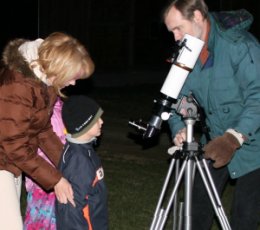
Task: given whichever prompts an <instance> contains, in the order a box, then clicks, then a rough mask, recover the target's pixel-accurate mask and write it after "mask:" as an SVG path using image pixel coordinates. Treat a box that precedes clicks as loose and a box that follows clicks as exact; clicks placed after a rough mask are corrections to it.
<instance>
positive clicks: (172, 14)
mask: <svg viewBox="0 0 260 230" xmlns="http://www.w3.org/2000/svg"><path fill="white" fill-rule="evenodd" d="M195 12H196V13H194V17H193V19H192V20H191V21H190V20H187V19H185V18H184V16H183V15H182V14H181V12H180V11H178V10H177V9H176V8H175V7H172V8H171V9H170V11H169V12H168V14H167V15H166V17H165V20H164V22H165V25H166V27H167V29H168V31H169V32H172V33H173V35H174V38H175V41H178V40H182V39H183V37H184V35H185V34H189V35H191V36H194V37H197V38H199V39H202V34H203V27H202V17H200V16H201V14H200V12H199V11H195Z"/></svg>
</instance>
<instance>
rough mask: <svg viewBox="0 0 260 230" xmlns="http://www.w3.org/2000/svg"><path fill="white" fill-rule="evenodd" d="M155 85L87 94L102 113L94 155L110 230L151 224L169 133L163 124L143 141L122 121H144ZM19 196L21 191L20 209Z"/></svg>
mask: <svg viewBox="0 0 260 230" xmlns="http://www.w3.org/2000/svg"><path fill="white" fill-rule="evenodd" d="M159 87H160V86H158V85H143V86H142V85H141V86H133V87H130V86H129V87H120V88H96V89H95V91H93V92H91V93H90V95H91V96H92V97H94V98H95V99H96V100H97V101H98V102H99V104H101V105H102V107H103V109H104V111H105V113H104V115H103V116H102V118H103V120H104V126H103V136H102V139H101V141H100V145H99V147H98V148H97V152H98V154H99V155H100V157H101V160H102V164H103V167H104V171H105V180H106V184H107V187H108V191H109V219H110V229H111V230H133V229H138V230H145V229H149V227H150V224H151V222H152V219H153V214H154V211H155V208H156V205H157V201H158V198H159V194H160V192H161V188H162V185H163V182H164V179H165V176H166V173H167V170H168V167H169V158H170V156H169V155H168V154H167V149H168V147H169V146H170V145H171V143H170V139H169V132H168V130H167V126H163V128H162V132H161V135H160V138H159V139H158V140H156V141H153V142H145V143H144V142H143V140H142V138H141V137H140V135H137V133H136V132H135V130H134V129H133V128H132V127H129V126H128V121H129V119H130V118H131V119H132V118H133V119H138V118H143V119H144V120H147V119H149V118H150V116H151V114H152V113H151V111H152V106H153V99H156V98H157V96H158V92H159ZM231 190H232V187H231V186H228V188H227V189H226V190H225V195H224V198H223V205H224V208H228V207H229V205H230V193H231ZM25 195H26V194H25V192H23V195H22V209H23V210H24V208H25ZM171 221H172V220H171V218H169V221H168V223H167V225H166V227H167V229H172V228H171V227H170V226H171ZM212 229H218V227H217V225H216V224H214V227H213V228H212Z"/></svg>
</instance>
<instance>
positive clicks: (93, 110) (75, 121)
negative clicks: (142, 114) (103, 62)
mask: <svg viewBox="0 0 260 230" xmlns="http://www.w3.org/2000/svg"><path fill="white" fill-rule="evenodd" d="M102 113H103V110H102V109H101V108H100V106H99V105H98V104H97V103H96V102H95V101H94V100H92V99H91V98H89V97H87V96H83V95H74V96H70V97H69V98H67V100H65V101H64V105H63V108H62V119H63V123H64V125H65V128H66V131H67V134H66V144H65V146H64V149H63V154H62V157H61V159H60V163H59V169H60V171H61V172H62V175H64V177H65V178H66V179H67V180H68V181H69V182H70V183H71V185H72V188H73V192H74V200H75V203H76V207H73V206H72V205H71V204H69V203H68V204H61V203H59V202H56V218H57V229H58V230H59V229H62V230H69V229H77V230H81V229H82V230H83V229H84V230H87V229H88V230H106V229H108V214H107V190H106V185H105V182H104V172H103V168H102V166H101V162H100V159H99V157H98V156H97V154H96V152H95V151H94V148H93V144H94V142H95V140H96V137H97V136H100V135H101V127H102V124H103V120H102V119H101V115H102Z"/></svg>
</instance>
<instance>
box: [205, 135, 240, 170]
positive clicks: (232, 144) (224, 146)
mask: <svg viewBox="0 0 260 230" xmlns="http://www.w3.org/2000/svg"><path fill="white" fill-rule="evenodd" d="M239 147H240V143H239V141H238V140H237V138H236V137H235V136H234V135H232V134H231V133H228V132H225V133H224V135H223V136H220V137H216V138H215V139H213V140H212V141H210V142H209V143H208V144H207V145H205V147H204V148H203V150H204V152H205V158H206V159H211V160H213V161H215V163H214V164H213V167H215V168H220V167H222V166H225V165H226V164H228V162H229V161H230V160H231V159H232V157H233V154H234V153H235V151H236V150H237V149H238V148H239Z"/></svg>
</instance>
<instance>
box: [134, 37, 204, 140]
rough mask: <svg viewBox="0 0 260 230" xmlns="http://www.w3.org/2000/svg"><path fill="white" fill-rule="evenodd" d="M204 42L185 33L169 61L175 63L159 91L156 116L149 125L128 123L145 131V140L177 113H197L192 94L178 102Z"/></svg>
mask: <svg viewBox="0 0 260 230" xmlns="http://www.w3.org/2000/svg"><path fill="white" fill-rule="evenodd" d="M203 45H204V42H203V41H202V40H200V39H198V38H196V37H193V36H191V35H189V34H185V36H184V37H183V39H182V40H181V41H178V42H177V44H176V47H175V50H174V52H173V55H172V57H171V58H170V59H169V61H170V62H171V63H172V66H171V68H170V71H169V73H168V75H167V77H166V79H165V81H164V84H163V86H162V88H161V90H160V95H161V97H160V98H159V99H157V100H154V109H153V115H152V117H151V119H150V120H149V122H148V123H145V122H143V121H142V120H141V119H139V120H138V121H129V125H131V126H133V127H135V128H137V129H138V130H139V131H141V132H143V138H144V139H147V138H151V137H153V136H154V135H157V134H158V133H159V132H160V129H161V125H162V123H163V121H166V120H168V119H169V118H170V117H171V116H172V111H173V110H175V111H176V112H177V113H180V114H181V115H182V116H186V115H189V116H191V115H192V114H193V113H194V114H195V113H197V109H196V108H197V105H196V100H195V99H194V98H193V97H192V95H189V96H188V97H182V98H180V99H178V96H179V93H180V91H181V89H182V87H183V85H184V83H185V80H186V78H187V76H188V75H189V73H190V72H191V71H192V70H193V67H194V66H195V64H196V61H197V59H198V57H199V54H200V52H201V50H202V48H203Z"/></svg>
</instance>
